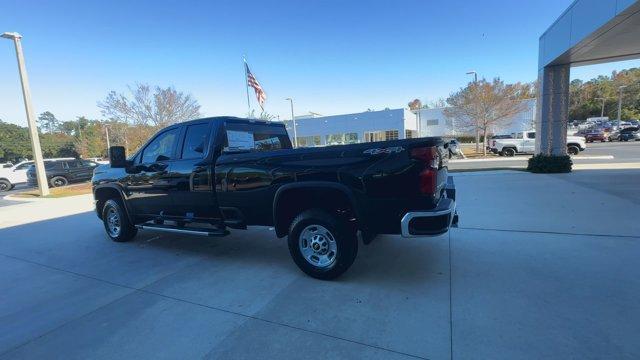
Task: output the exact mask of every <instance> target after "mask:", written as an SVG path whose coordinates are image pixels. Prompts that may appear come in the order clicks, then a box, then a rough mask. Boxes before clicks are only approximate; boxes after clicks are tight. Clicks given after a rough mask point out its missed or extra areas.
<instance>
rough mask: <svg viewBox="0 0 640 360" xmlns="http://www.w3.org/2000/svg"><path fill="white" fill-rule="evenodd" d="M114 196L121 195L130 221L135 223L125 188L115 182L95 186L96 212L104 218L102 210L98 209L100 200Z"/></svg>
mask: <svg viewBox="0 0 640 360" xmlns="http://www.w3.org/2000/svg"><path fill="white" fill-rule="evenodd" d="M114 196H119V197H120V200H122V204H123V205H124V212H125V213H126V214H127V217H128V218H129V221H130V222H131V223H132V224H133V223H134V221H133V220H134V218H133V213H132V212H131V209H130V208H129V203H128V202H127V197H126V196H125V194H124V190H123V189H122V186H120V185H117V184H114V183H108V184H101V185H97V186H95V187H94V188H93V199H94V200H95V203H96V212H98V217H99V218H102V214H101V213H100V212H99V211H100V210H98V201H104V200H103V199H113V198H114Z"/></svg>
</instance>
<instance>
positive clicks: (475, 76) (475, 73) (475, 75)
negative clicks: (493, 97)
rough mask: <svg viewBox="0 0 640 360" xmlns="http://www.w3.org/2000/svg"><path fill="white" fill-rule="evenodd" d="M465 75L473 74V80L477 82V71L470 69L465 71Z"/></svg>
mask: <svg viewBox="0 0 640 360" xmlns="http://www.w3.org/2000/svg"><path fill="white" fill-rule="evenodd" d="M467 75H473V82H474V83H477V82H478V73H477V72H475V71H473V70H471V71H469V72H467Z"/></svg>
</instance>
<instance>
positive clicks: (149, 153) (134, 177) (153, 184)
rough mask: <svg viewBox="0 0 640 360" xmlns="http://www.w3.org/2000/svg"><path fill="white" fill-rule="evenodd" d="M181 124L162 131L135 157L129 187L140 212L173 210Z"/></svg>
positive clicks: (156, 213) (154, 213) (133, 202)
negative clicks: (172, 176)
mask: <svg viewBox="0 0 640 360" xmlns="http://www.w3.org/2000/svg"><path fill="white" fill-rule="evenodd" d="M179 135H180V127H178V126H176V127H171V128H168V129H166V130H165V131H163V132H161V133H158V134H157V135H156V136H155V137H154V138H153V140H151V141H150V142H149V143H148V144H147V145H146V146H145V147H144V149H142V151H141V152H140V153H139V154H138V155H137V156H136V157H135V159H134V166H133V170H132V171H131V173H130V174H129V176H128V179H127V183H126V189H127V193H128V196H129V200H128V201H129V204H130V205H131V207H132V209H133V212H134V213H135V214H136V215H143V216H145V215H147V216H149V215H150V216H153V215H158V214H160V213H161V212H167V211H170V210H171V208H172V207H173V204H172V202H171V198H170V196H169V186H170V180H171V179H170V172H169V170H170V167H171V163H172V161H173V160H174V159H175V158H176V155H175V154H176V147H177V144H178V138H179Z"/></svg>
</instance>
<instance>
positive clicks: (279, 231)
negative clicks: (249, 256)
mask: <svg viewBox="0 0 640 360" xmlns="http://www.w3.org/2000/svg"><path fill="white" fill-rule="evenodd" d="M294 189H307V190H312V189H318V190H320V189H331V190H335V191H338V192H340V193H342V194H344V195H345V197H346V198H347V200H348V202H349V204H350V205H351V209H353V212H354V215H355V217H356V219H357V221H358V224H359V225H360V226H362V225H364V224H365V223H366V222H364V221H363V219H362V217H361V214H362V212H361V211H360V210H359V209H358V206H357V202H356V198H355V195H354V194H353V191H351V189H349V188H348V187H347V186H345V185H343V184H340V183H334V182H328V181H305V182H299V183H289V184H285V185H282V186H280V187H279V188H278V190H276V193H275V196H274V198H273V224H274V228H275V231H276V235H277V236H278V237H283V236H285V235H286V234H287V232H288V231H289V229H288V228H281V227H282V226H279V222H278V208H279V206H280V205H281V204H280V202H281V199H282V197H283V195H284V194H285V193H286V192H287V191H290V190H294Z"/></svg>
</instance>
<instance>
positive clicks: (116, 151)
mask: <svg viewBox="0 0 640 360" xmlns="http://www.w3.org/2000/svg"><path fill="white" fill-rule="evenodd" d="M109 164H111V167H112V168H126V167H127V151H126V150H125V149H124V146H112V147H110V148H109Z"/></svg>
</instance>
